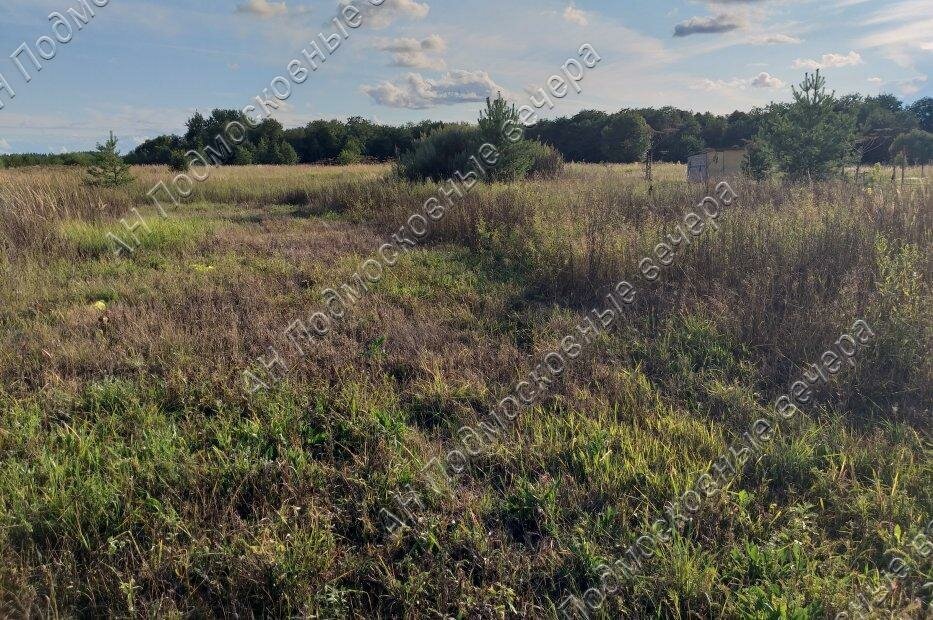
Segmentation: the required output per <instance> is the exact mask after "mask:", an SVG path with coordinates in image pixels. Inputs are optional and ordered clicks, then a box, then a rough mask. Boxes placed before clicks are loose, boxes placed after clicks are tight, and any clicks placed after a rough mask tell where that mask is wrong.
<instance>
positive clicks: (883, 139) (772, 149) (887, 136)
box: [0, 72, 933, 177]
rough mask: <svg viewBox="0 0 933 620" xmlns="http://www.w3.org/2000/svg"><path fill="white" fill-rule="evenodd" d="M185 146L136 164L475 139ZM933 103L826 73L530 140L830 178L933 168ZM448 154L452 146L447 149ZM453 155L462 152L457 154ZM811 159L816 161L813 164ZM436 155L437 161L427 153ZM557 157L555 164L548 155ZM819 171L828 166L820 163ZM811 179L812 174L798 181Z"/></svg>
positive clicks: (353, 122) (378, 134) (392, 151)
mask: <svg viewBox="0 0 933 620" xmlns="http://www.w3.org/2000/svg"><path fill="white" fill-rule="evenodd" d="M231 121H238V122H239V123H241V124H242V125H243V127H244V131H245V136H244V139H243V140H242V141H241V142H240V143H238V144H236V145H231V144H228V143H224V142H223V141H221V140H218V138H217V137H218V136H221V135H224V128H225V127H226V126H227V125H228V124H229V123H230V122H231ZM185 129H186V131H185V133H184V134H183V135H163V136H159V137H156V138H153V139H151V140H147V141H145V142H143V143H142V144H140V145H139V146H138V147H136V148H135V149H133V150H132V151H131V152H130V153H129V154H127V155H126V156H125V157H124V160H125V162H126V163H128V164H164V165H169V166H172V167H173V168H175V169H179V170H182V169H186V168H187V167H188V166H189V165H190V164H191V160H190V157H189V155H188V153H189V152H190V151H192V150H194V151H197V152H198V153H200V154H202V155H203V156H204V157H205V158H209V159H211V160H212V162H214V163H222V164H228V165H249V164H282V165H289V164H296V163H306V164H320V163H333V164H352V163H359V162H366V161H388V160H398V159H400V158H402V157H404V156H408V157H409V161H410V156H411V154H413V153H415V152H416V151H418V145H419V144H421V143H422V142H423V141H424V140H425V139H426V138H427V137H428V136H430V135H432V134H434V133H437V132H439V131H442V132H444V134H445V136H446V139H447V142H448V143H450V144H453V143H456V141H457V140H458V139H459V140H462V139H463V132H464V131H465V130H464V129H463V124H460V123H442V122H437V121H430V120H426V121H422V122H420V123H408V124H405V125H399V126H395V125H384V124H378V123H373V122H371V121H368V120H366V119H364V118H361V117H358V116H357V117H351V118H349V119H348V120H346V121H339V120H316V121H312V122H310V123H308V124H307V125H305V126H304V127H296V128H292V129H285V128H284V127H283V126H282V124H281V123H279V122H278V121H276V120H274V119H271V118H269V119H265V120H263V121H262V122H260V123H258V124H257V125H255V126H254V125H253V124H251V123H249V122H247V119H246V118H245V116H244V115H243V114H242V112H239V111H236V110H220V109H218V110H214V111H213V112H211V114H210V115H209V116H204V115H202V114H201V113H195V114H194V115H193V116H192V117H191V118H190V119H189V120H188V122H187V123H186V127H185ZM931 132H933V99H931V98H930V97H925V98H922V99H920V100H918V101H916V102H914V103H913V104H911V105H906V104H905V103H904V102H903V101H902V100H901V99H899V98H898V97H896V96H895V95H892V94H881V95H877V96H862V95H857V94H854V95H845V96H842V97H836V96H835V94H834V93H832V92H827V91H826V88H825V80H824V79H823V78H822V77H821V76H820V75H819V72H816V74H814V75H807V77H806V78H805V80H804V82H803V83H802V84H801V85H800V87H799V88H795V89H794V100H793V101H792V102H788V103H772V104H771V105H769V106H766V107H762V108H754V109H752V110H750V111H748V112H744V111H740V110H737V111H735V112H732V113H731V114H727V115H717V114H712V113H709V112H704V113H695V112H692V111H688V110H681V109H678V108H674V107H670V106H668V107H662V108H633V109H623V110H620V111H618V112H615V113H607V112H602V111H598V110H584V111H582V112H579V113H578V114H575V115H574V116H571V117H562V118H557V119H553V120H542V121H539V122H538V123H536V124H534V125H532V126H531V127H528V128H527V130H526V132H525V137H526V138H528V139H529V140H530V141H533V142H539V143H543V144H545V145H548V146H549V147H552V148H553V149H554V150H555V151H556V153H557V154H559V155H560V157H561V158H563V159H564V160H567V161H578V162H593V163H600V162H609V163H631V162H637V161H644V160H645V159H646V158H650V159H651V160H654V161H666V162H681V163H682V162H685V161H686V160H687V158H688V157H689V156H690V155H693V154H695V153H698V152H700V151H702V150H703V149H705V148H730V147H746V148H747V149H748V157H747V161H746V168H747V171H748V172H749V174H751V175H752V176H756V177H762V176H764V175H766V174H768V173H769V171H770V170H773V169H779V170H783V171H784V172H788V173H791V174H796V173H799V172H800V171H801V170H805V171H806V173H807V174H811V175H812V174H814V173H816V174H818V175H819V176H825V174H827V173H828V172H829V170H831V169H833V168H835V167H839V166H843V165H855V166H861V165H871V164H875V163H891V164H896V165H897V164H899V165H901V166H904V165H906V164H921V165H922V164H925V163H926V162H928V161H930V158H931V156H933V154H931V153H930V147H929V145H930V141H931ZM438 144H440V142H438ZM451 148H452V147H451ZM801 152H806V153H811V156H809V159H808V157H803V158H801V156H800V154H801ZM425 154H427V153H425ZM543 155H546V154H543ZM89 159H92V156H91V154H88V153H69V154H63V155H38V154H24V155H4V156H0V166H8V167H15V166H25V165H37V164H59V165H88V163H89ZM817 160H819V161H817ZM798 168H800V169H801V170H798Z"/></svg>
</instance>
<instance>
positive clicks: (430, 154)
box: [398, 124, 482, 182]
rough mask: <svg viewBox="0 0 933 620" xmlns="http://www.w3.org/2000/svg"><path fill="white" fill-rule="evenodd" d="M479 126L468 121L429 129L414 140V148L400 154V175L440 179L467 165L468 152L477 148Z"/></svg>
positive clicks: (448, 176) (417, 178)
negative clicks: (432, 130) (430, 131)
mask: <svg viewBox="0 0 933 620" xmlns="http://www.w3.org/2000/svg"><path fill="white" fill-rule="evenodd" d="M481 144H482V140H481V139H480V134H479V130H478V129H477V128H476V127H472V126H470V125H466V124H462V125H452V126H450V127H444V128H442V129H438V130H437V131H435V132H433V133H431V134H430V135H428V136H427V137H425V138H422V139H421V140H418V141H417V142H416V143H415V147H414V149H413V150H411V151H409V152H407V153H405V154H403V155H402V156H401V157H400V158H399V163H398V172H399V175H400V176H401V177H403V178H405V179H408V180H409V181H416V182H418V181H426V180H429V179H431V180H434V181H438V182H440V181H443V180H445V179H449V178H450V177H452V176H453V175H454V173H455V172H457V171H461V172H463V171H465V170H467V168H469V160H470V156H471V155H475V154H476V153H477V151H478V150H479V147H480V145H481Z"/></svg>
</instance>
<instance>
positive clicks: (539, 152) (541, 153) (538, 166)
mask: <svg viewBox="0 0 933 620" xmlns="http://www.w3.org/2000/svg"><path fill="white" fill-rule="evenodd" d="M528 144H529V149H530V151H531V155H532V157H533V158H534V163H532V165H531V174H533V175H535V176H537V177H541V178H545V179H552V178H554V177H556V176H558V175H559V174H560V173H561V172H563V170H564V158H563V157H561V155H560V153H558V152H557V149H555V148H554V147H553V146H551V145H550V144H542V143H540V142H529V143H528Z"/></svg>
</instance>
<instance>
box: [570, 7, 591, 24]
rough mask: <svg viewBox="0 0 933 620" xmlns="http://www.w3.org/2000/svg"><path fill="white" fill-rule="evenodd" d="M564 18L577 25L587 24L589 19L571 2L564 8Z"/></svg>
mask: <svg viewBox="0 0 933 620" xmlns="http://www.w3.org/2000/svg"><path fill="white" fill-rule="evenodd" d="M564 19H565V20H567V21H568V22H570V23H572V24H577V25H578V26H587V25H589V23H590V20H589V19H588V18H587V16H586V12H585V11H581V10H580V9H578V8H577V7H576V6H574V5H573V3H570V4H568V5H567V8H566V9H564Z"/></svg>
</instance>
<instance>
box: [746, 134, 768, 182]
mask: <svg viewBox="0 0 933 620" xmlns="http://www.w3.org/2000/svg"><path fill="white" fill-rule="evenodd" d="M746 148H747V150H746V152H745V159H744V160H743V161H742V172H744V173H745V174H746V175H748V176H749V177H751V178H752V179H755V180H756V181H759V182H761V181H764V180H765V179H767V178H769V177H770V176H771V172H772V170H774V155H773V154H772V153H771V150H770V149H769V148H768V145H767V144H764V143H762V142H759V141H758V140H752V141H751V142H749V143H748V145H747V147H746Z"/></svg>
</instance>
